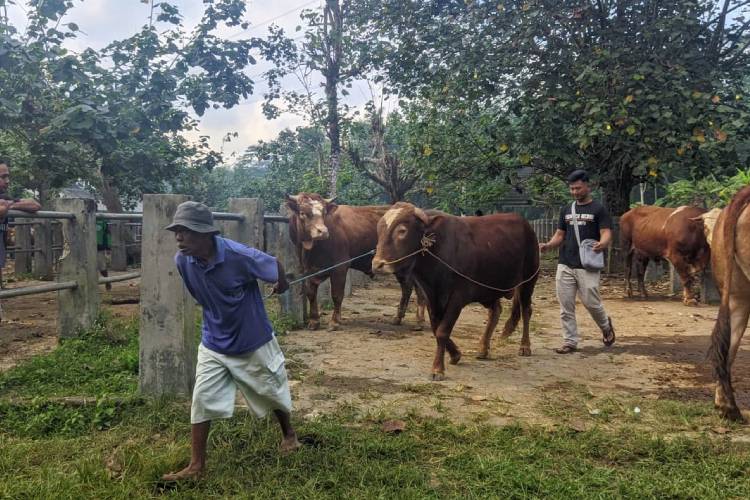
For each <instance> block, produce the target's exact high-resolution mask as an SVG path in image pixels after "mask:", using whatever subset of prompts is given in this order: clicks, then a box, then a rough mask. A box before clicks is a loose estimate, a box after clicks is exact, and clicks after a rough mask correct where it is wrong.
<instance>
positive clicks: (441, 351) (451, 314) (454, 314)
mask: <svg viewBox="0 0 750 500" xmlns="http://www.w3.org/2000/svg"><path fill="white" fill-rule="evenodd" d="M460 313H461V308H460V307H457V308H455V310H452V309H448V310H447V311H446V312H445V314H444V315H443V317H442V319H441V320H440V324H438V325H437V329H436V330H435V340H436V342H437V349H436V350H435V360H434V361H433V363H432V380H444V379H445V351H446V350H448V353H449V354H450V356H451V362H453V361H454V360H455V363H458V360H459V359H461V351H459V350H458V347H457V346H456V344H455V343H453V341H452V340H451V332H452V331H453V326H454V325H455V324H456V321H457V320H458V316H459V314H460ZM455 363H453V364H455Z"/></svg>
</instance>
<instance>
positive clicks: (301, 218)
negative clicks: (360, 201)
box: [287, 193, 425, 331]
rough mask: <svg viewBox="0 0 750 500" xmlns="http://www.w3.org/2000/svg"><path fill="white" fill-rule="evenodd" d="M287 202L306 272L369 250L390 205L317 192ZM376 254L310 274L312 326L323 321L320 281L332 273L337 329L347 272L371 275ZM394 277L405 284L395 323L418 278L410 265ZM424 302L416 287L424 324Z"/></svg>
mask: <svg viewBox="0 0 750 500" xmlns="http://www.w3.org/2000/svg"><path fill="white" fill-rule="evenodd" d="M287 206H288V207H289V209H290V210H291V217H290V219H289V237H290V239H291V240H292V242H293V243H294V244H295V246H296V248H297V256H298V258H299V260H300V263H301V265H302V272H303V273H304V274H310V273H314V272H316V271H319V270H322V269H325V268H328V267H330V266H333V265H335V264H338V263H340V262H344V261H346V260H348V259H351V258H353V257H357V256H358V255H362V254H364V253H366V252H367V251H369V250H373V249H374V248H375V245H376V243H377V241H378V235H377V224H378V220H380V217H382V216H383V214H385V212H386V211H387V210H388V208H389V207H388V206H363V207H357V206H349V205H337V204H336V203H333V200H332V199H330V200H326V199H324V198H323V197H321V196H320V195H319V194H315V193H299V194H298V195H294V196H287ZM371 263H372V254H370V255H366V256H364V257H362V258H359V259H356V260H354V261H352V262H351V263H349V264H345V265H342V266H339V267H337V268H335V269H332V270H331V271H330V272H329V273H326V274H322V275H320V276H316V277H313V278H310V279H308V280H307V281H306V282H305V294H306V295H307V299H308V300H309V302H310V317H309V320H308V328H310V329H311V330H316V329H317V328H318V327H319V326H320V313H319V311H318V299H317V296H318V286H320V283H322V282H323V281H325V280H326V279H328V278H329V277H330V279H331V298H332V299H333V307H334V310H333V316H332V317H331V322H330V324H329V328H328V329H329V330H331V331H333V330H336V329H338V327H339V326H340V324H341V303H342V302H343V300H344V288H345V286H346V273H347V271H348V270H349V268H350V267H351V268H352V269H356V270H357V271H361V272H363V273H365V274H367V275H368V276H370V277H372V269H371V267H372V266H371ZM396 278H397V279H398V282H399V284H400V285H401V301H400V303H399V307H398V313H397V315H396V318H395V320H394V324H397V325H398V324H401V321H402V319H403V318H404V315H405V314H406V308H407V306H408V305H409V299H410V297H411V292H412V289H413V288H414V280H413V279H412V278H411V274H410V273H409V270H408V269H404V271H403V272H402V273H399V274H398V275H397V276H396ZM424 309H425V301H424V299H423V298H422V297H421V295H420V293H419V291H418V290H417V323H418V325H419V326H420V327H421V326H422V324H423V323H424Z"/></svg>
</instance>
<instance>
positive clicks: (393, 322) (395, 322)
mask: <svg viewBox="0 0 750 500" xmlns="http://www.w3.org/2000/svg"><path fill="white" fill-rule="evenodd" d="M391 324H393V325H396V326H398V325H400V324H401V318H399V317H398V316H397V317H395V318H393V319H392V320H391Z"/></svg>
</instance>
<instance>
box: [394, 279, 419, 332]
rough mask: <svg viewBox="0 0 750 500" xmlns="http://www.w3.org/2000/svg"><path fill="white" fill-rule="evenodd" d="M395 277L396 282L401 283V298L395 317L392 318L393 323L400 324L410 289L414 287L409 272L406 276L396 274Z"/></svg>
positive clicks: (409, 297)
mask: <svg viewBox="0 0 750 500" xmlns="http://www.w3.org/2000/svg"><path fill="white" fill-rule="evenodd" d="M396 279H397V280H398V284H399V285H401V300H400V301H399V303H398V311H397V312H396V317H395V318H394V319H393V324H394V325H400V324H401V321H402V320H403V319H404V316H406V308H407V307H409V299H411V291H412V289H413V288H414V279H413V278H412V277H411V274H408V275H406V276H404V275H401V274H397V275H396Z"/></svg>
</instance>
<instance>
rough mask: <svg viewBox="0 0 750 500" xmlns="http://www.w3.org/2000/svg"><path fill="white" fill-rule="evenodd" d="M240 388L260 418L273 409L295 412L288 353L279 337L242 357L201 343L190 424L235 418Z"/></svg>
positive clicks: (251, 408) (249, 406)
mask: <svg viewBox="0 0 750 500" xmlns="http://www.w3.org/2000/svg"><path fill="white" fill-rule="evenodd" d="M237 389H239V390H240V392H242V395H243V396H244V397H245V401H247V406H248V408H249V409H250V411H252V412H253V413H254V414H255V415H256V416H258V417H264V416H266V415H267V414H268V412H270V411H272V410H282V411H285V412H287V413H289V412H291V411H292V396H291V394H290V393H289V384H288V381H287V375H286V368H285V367H284V353H282V352H281V348H280V347H279V343H278V342H277V341H276V337H274V338H272V339H271V340H269V341H268V342H266V343H265V344H263V345H262V346H261V347H260V348H258V349H257V350H255V351H253V352H250V353H247V354H243V355H240V356H227V355H225V354H219V353H217V352H214V351H212V350H211V349H208V348H207V347H205V346H204V345H203V344H201V345H200V347H199V348H198V366H197V368H196V374H195V388H194V389H193V404H192V408H191V411H190V423H193V424H199V423H201V422H206V421H208V420H214V419H217V418H229V417H231V416H232V415H233V414H234V401H235V396H236V394H237Z"/></svg>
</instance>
